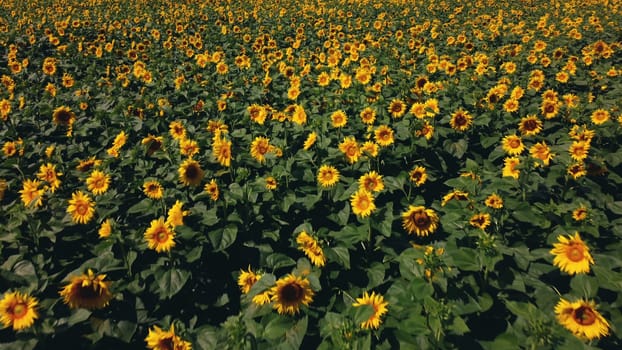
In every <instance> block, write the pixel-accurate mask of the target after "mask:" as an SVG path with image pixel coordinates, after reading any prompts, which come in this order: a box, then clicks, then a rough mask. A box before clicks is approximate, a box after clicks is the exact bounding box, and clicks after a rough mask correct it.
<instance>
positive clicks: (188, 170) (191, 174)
mask: <svg viewBox="0 0 622 350" xmlns="http://www.w3.org/2000/svg"><path fill="white" fill-rule="evenodd" d="M178 172H179V181H180V182H181V183H182V184H184V185H186V186H197V185H199V184H200V183H201V180H203V175H204V172H203V169H201V166H200V165H199V162H197V161H196V160H194V159H192V158H188V159H186V160H184V162H183V163H182V164H181V165H180V166H179V169H178Z"/></svg>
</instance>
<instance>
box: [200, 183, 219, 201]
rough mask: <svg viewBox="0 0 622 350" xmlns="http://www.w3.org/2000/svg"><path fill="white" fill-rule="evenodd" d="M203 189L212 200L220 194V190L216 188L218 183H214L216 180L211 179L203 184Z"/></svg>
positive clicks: (216, 198)
mask: <svg viewBox="0 0 622 350" xmlns="http://www.w3.org/2000/svg"><path fill="white" fill-rule="evenodd" d="M203 191H205V192H207V194H209V195H210V198H211V199H212V200H213V201H217V200H218V197H219V196H220V191H219V190H218V184H217V183H216V180H214V179H211V180H210V182H208V183H206V184H205V187H203Z"/></svg>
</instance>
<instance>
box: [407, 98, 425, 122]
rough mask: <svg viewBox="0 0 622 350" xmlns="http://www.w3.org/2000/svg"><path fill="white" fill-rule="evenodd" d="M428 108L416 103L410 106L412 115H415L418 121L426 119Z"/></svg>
mask: <svg viewBox="0 0 622 350" xmlns="http://www.w3.org/2000/svg"><path fill="white" fill-rule="evenodd" d="M425 108H426V106H425V104H423V103H421V102H415V103H413V105H412V106H410V114H412V115H414V116H415V117H416V118H417V119H423V118H425V117H426V110H425Z"/></svg>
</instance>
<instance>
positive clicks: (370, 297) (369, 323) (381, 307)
mask: <svg viewBox="0 0 622 350" xmlns="http://www.w3.org/2000/svg"><path fill="white" fill-rule="evenodd" d="M364 305H368V306H371V307H372V309H373V313H372V314H371V316H369V318H368V319H367V320H365V321H363V322H362V323H361V328H363V329H377V328H378V327H380V324H381V323H382V320H381V317H382V316H383V315H384V314H386V313H387V312H388V311H389V310H388V308H387V306H388V305H389V303H388V302H386V301H384V297H383V296H382V295H381V294H376V292H371V294H368V293H367V292H364V293H363V296H362V297H361V298H356V302H355V303H353V304H352V306H354V307H361V306H364Z"/></svg>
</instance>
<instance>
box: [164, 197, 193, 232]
mask: <svg viewBox="0 0 622 350" xmlns="http://www.w3.org/2000/svg"><path fill="white" fill-rule="evenodd" d="M183 205H184V203H182V202H181V201H179V200H177V201H175V204H173V206H172V207H171V208H170V209H169V210H168V213H167V216H166V224H167V225H168V226H170V227H175V226H180V225H183V224H184V216H187V215H188V214H190V211H188V210H183V209H182V208H183Z"/></svg>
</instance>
